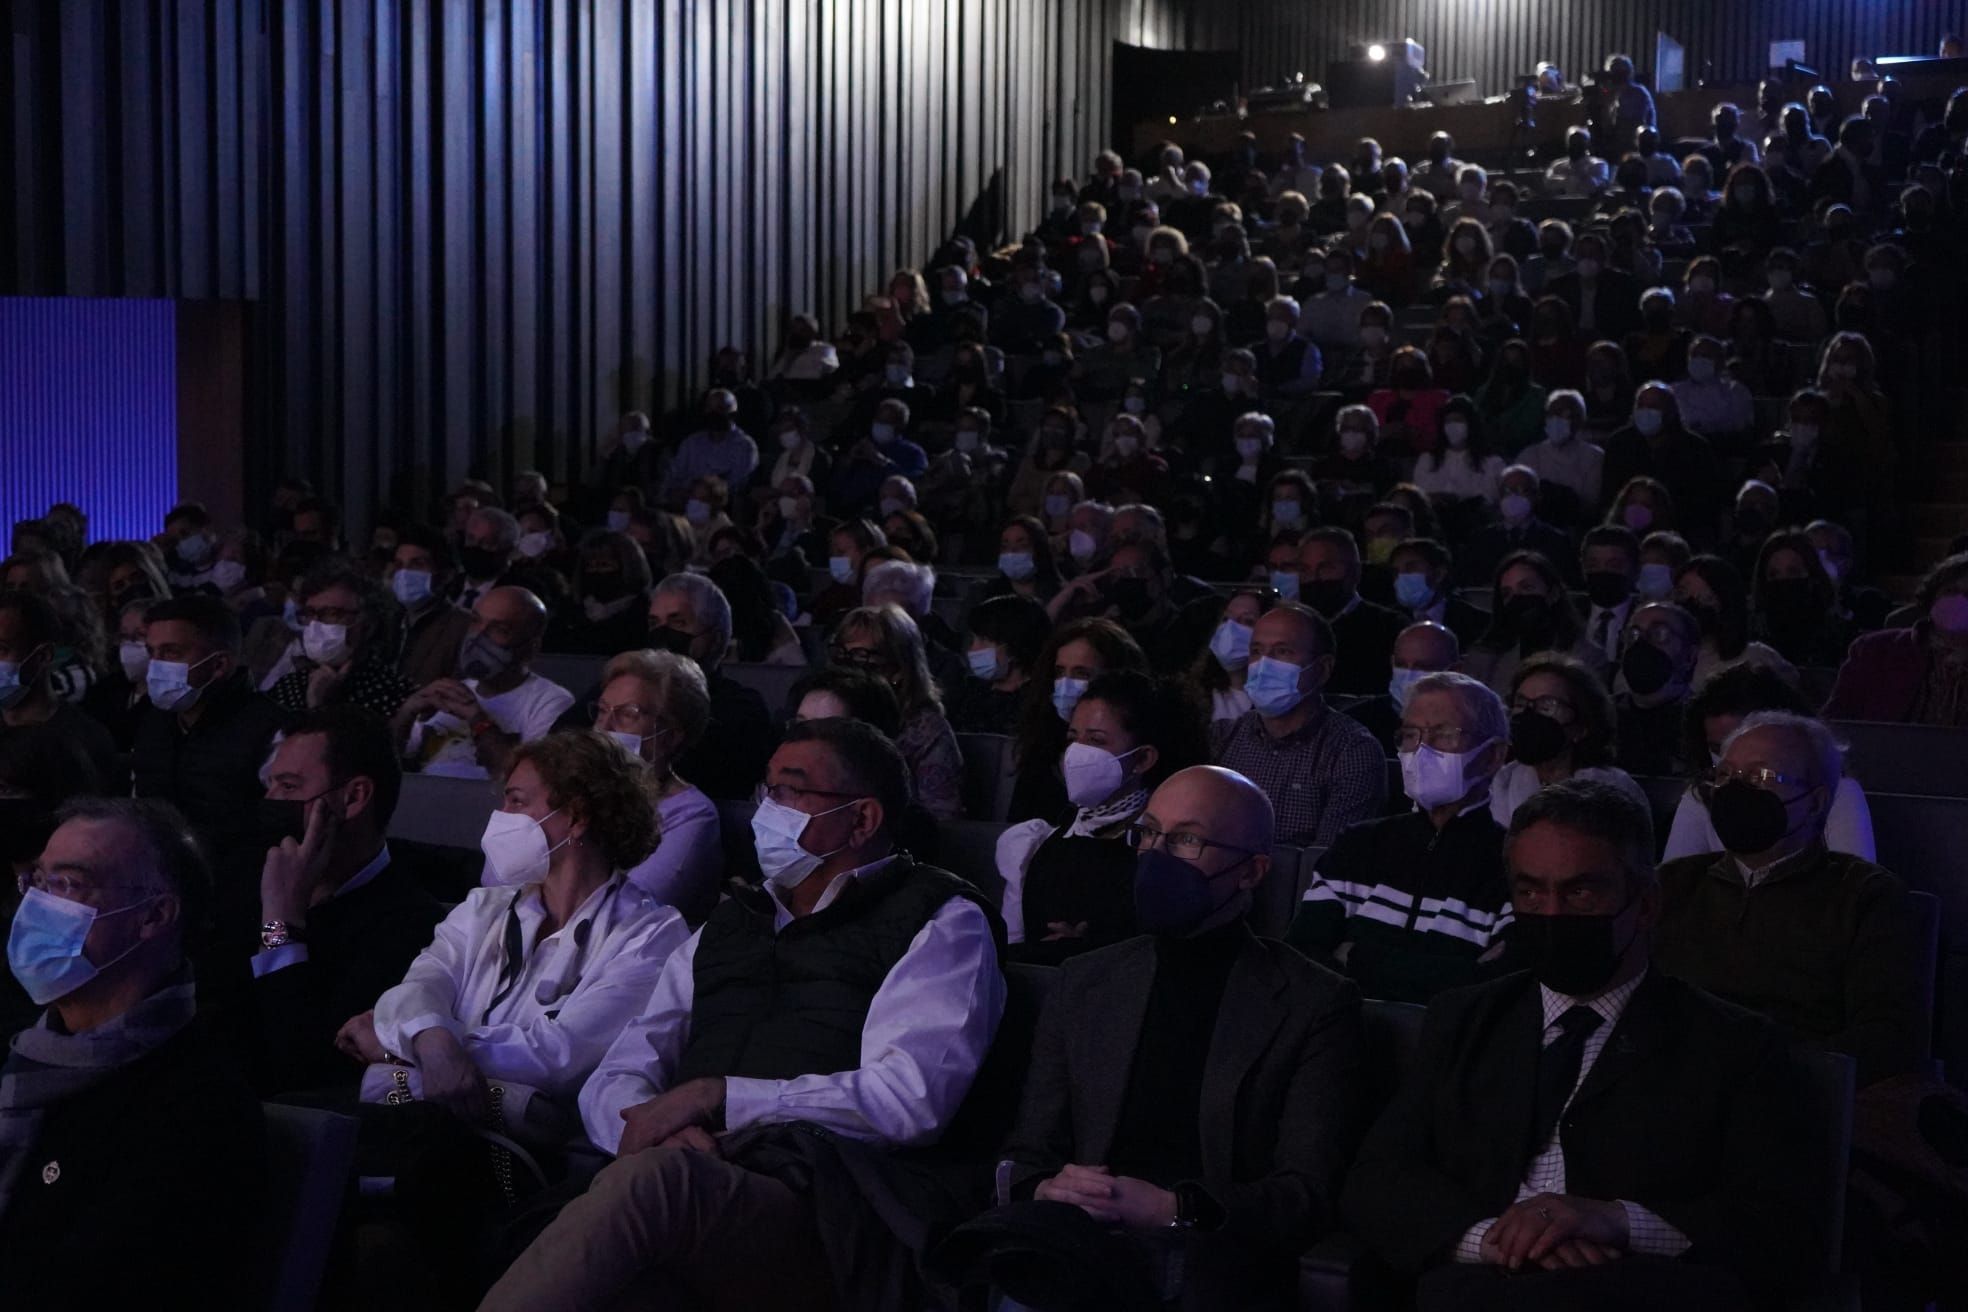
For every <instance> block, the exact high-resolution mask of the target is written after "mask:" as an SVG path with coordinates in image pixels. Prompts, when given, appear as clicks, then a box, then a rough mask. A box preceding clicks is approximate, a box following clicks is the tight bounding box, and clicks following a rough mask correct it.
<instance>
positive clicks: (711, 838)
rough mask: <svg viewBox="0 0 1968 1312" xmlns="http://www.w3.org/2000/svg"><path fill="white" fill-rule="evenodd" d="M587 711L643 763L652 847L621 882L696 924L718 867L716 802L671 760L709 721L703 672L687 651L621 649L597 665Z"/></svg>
mask: <svg viewBox="0 0 1968 1312" xmlns="http://www.w3.org/2000/svg"><path fill="white" fill-rule="evenodd" d="M589 709H590V710H592V711H593V713H594V727H595V728H596V729H597V730H598V731H600V732H602V733H605V734H607V735H608V736H609V737H610V738H613V739H614V740H615V741H616V742H618V743H620V744H621V745H622V748H623V750H624V751H626V752H628V754H629V755H631V756H633V757H635V758H636V759H638V760H640V761H642V762H643V763H644V764H646V765H647V766H648V767H649V775H650V782H651V788H652V790H653V791H654V793H655V807H656V837H657V843H656V849H655V850H654V851H653V852H651V853H650V854H649V856H648V858H647V859H645V860H643V861H641V862H639V863H637V864H636V865H635V866H633V867H632V868H631V869H630V870H629V882H630V883H632V884H634V885H635V886H636V887H637V888H640V889H642V890H643V891H644V892H645V893H649V894H651V895H652V896H654V897H655V898H657V899H658V900H659V901H661V902H664V903H667V904H668V905H670V906H673V907H675V908H676V909H677V910H678V911H681V912H682V913H683V918H684V919H685V920H687V921H689V922H690V923H691V924H693V925H696V924H701V923H702V922H703V919H704V917H705V916H707V915H709V914H710V912H711V908H712V907H713V906H715V905H716V904H717V895H718V879H719V876H720V875H722V874H723V872H724V855H723V848H722V847H721V846H720V842H719V830H718V811H717V803H715V802H713V801H712V800H711V799H710V798H708V797H706V796H705V795H704V794H703V792H702V791H701V790H700V789H698V788H697V787H696V785H694V784H692V783H690V782H689V781H688V780H685V779H683V778H681V777H680V776H679V775H678V774H677V772H676V762H677V760H678V758H679V757H681V756H683V755H684V753H686V752H688V751H689V750H690V749H691V748H693V747H695V746H696V745H697V744H698V742H699V741H700V740H701V739H702V738H703V737H704V731H705V730H706V729H708V728H709V727H710V724H711V693H710V688H709V685H708V684H707V683H706V682H705V679H704V671H703V670H702V669H700V668H699V667H698V665H697V662H696V661H693V660H691V659H690V658H689V657H688V656H678V655H676V654H674V653H672V652H667V651H625V652H623V653H622V654H621V655H619V656H617V657H616V658H615V659H614V660H611V661H609V662H608V664H607V666H606V667H605V668H603V670H602V672H601V696H600V698H599V699H597V700H596V701H595V702H594V703H593V704H592V705H591V707H590V708H589Z"/></svg>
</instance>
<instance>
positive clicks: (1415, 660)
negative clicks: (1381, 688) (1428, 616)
mask: <svg viewBox="0 0 1968 1312" xmlns="http://www.w3.org/2000/svg"><path fill="white" fill-rule="evenodd" d="M1461 659H1462V644H1461V643H1460V642H1458V641H1456V635H1455V633H1454V631H1453V630H1451V629H1449V628H1447V627H1445V626H1443V625H1441V624H1437V623H1435V622H1433V621H1430V620H1423V621H1421V622H1420V623H1416V624H1410V625H1408V627H1407V628H1405V629H1402V630H1401V634H1400V636H1399V637H1397V638H1395V639H1394V654H1393V655H1392V656H1391V657H1390V658H1389V664H1390V669H1391V673H1390V674H1389V675H1388V678H1387V691H1386V692H1383V693H1380V694H1379V695H1378V696H1374V697H1362V698H1361V699H1360V700H1358V701H1356V702H1354V703H1353V704H1352V705H1351V706H1348V707H1347V708H1346V713H1347V714H1348V715H1350V716H1352V717H1353V718H1354V719H1356V720H1358V721H1359V722H1360V723H1361V724H1363V725H1365V726H1366V727H1367V732H1368V733H1370V734H1372V735H1373V736H1374V741H1375V742H1377V743H1379V744H1380V748H1381V750H1382V751H1383V752H1385V753H1386V754H1387V755H1388V757H1389V758H1392V757H1393V756H1394V754H1395V751H1396V743H1395V739H1396V736H1397V735H1398V734H1399V733H1400V732H1401V716H1402V715H1404V714H1406V712H1407V709H1408V698H1409V697H1411V696H1412V695H1413V694H1414V686H1415V685H1416V684H1417V683H1420V682H1421V681H1422V680H1423V679H1425V678H1427V677H1428V676H1429V675H1431V674H1440V673H1441V672H1442V671H1444V670H1450V669H1454V668H1455V663H1456V662H1457V661H1459V660H1461Z"/></svg>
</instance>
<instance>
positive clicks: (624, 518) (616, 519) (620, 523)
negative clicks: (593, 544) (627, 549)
mask: <svg viewBox="0 0 1968 1312" xmlns="http://www.w3.org/2000/svg"><path fill="white" fill-rule="evenodd" d="M608 531H609V532H610V533H626V532H628V531H629V512H628V511H626V510H611V511H609V512H608Z"/></svg>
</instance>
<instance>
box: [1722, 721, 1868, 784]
mask: <svg viewBox="0 0 1968 1312" xmlns="http://www.w3.org/2000/svg"><path fill="white" fill-rule="evenodd" d="M1751 729H1787V730H1789V731H1790V732H1791V733H1794V734H1797V735H1799V736H1800V737H1801V738H1803V740H1804V743H1805V746H1806V747H1807V748H1808V749H1809V751H1810V753H1811V770H1812V772H1813V774H1814V775H1815V776H1816V778H1815V779H1814V780H1813V784H1814V786H1816V787H1820V788H1836V787H1838V781H1839V780H1841V779H1843V778H1844V777H1845V748H1844V745H1843V744H1841V743H1840V742H1839V741H1838V737H1837V735H1835V734H1834V733H1832V731H1831V727H1830V726H1829V725H1827V724H1826V723H1825V722H1824V721H1823V720H1820V719H1818V718H1817V717H1816V716H1813V715H1799V714H1797V713H1796V712H1795V711H1751V712H1750V713H1749V714H1748V715H1745V716H1744V717H1743V722H1742V723H1741V724H1740V725H1738V726H1736V731H1735V732H1734V733H1732V734H1730V735H1729V738H1728V741H1727V742H1724V743H1723V744H1722V750H1723V752H1724V753H1725V754H1726V753H1727V752H1728V750H1729V747H1730V744H1732V743H1734V742H1735V741H1736V739H1738V738H1740V737H1742V736H1743V735H1744V734H1746V733H1748V732H1749V731H1750V730H1751Z"/></svg>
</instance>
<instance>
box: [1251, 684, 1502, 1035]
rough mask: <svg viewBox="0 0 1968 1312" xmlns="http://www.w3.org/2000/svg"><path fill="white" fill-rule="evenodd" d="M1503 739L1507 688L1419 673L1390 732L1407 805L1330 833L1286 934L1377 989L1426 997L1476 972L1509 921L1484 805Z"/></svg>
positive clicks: (1493, 827)
mask: <svg viewBox="0 0 1968 1312" xmlns="http://www.w3.org/2000/svg"><path fill="white" fill-rule="evenodd" d="M1509 742H1510V714H1509V712H1508V711H1506V710H1505V709H1504V706H1503V699H1502V698H1500V697H1498V696H1497V695H1496V694H1495V693H1494V692H1491V691H1490V690H1489V688H1487V687H1485V686H1484V685H1483V684H1481V683H1479V682H1478V681H1476V680H1475V679H1472V678H1470V677H1469V676H1468V675H1466V674H1431V675H1429V676H1428V677H1426V678H1424V679H1422V680H1421V681H1420V682H1419V683H1417V684H1415V685H1414V691H1413V692H1412V693H1411V694H1410V695H1409V697H1408V705H1407V709H1406V710H1404V711H1402V712H1401V728H1400V731H1399V735H1398V738H1397V745H1398V746H1399V748H1400V756H1401V785H1402V787H1403V789H1404V790H1405V791H1406V792H1407V795H1408V798H1409V800H1410V801H1412V802H1413V803H1414V809H1413V810H1411V811H1408V812H1406V813H1405V814H1402V815H1396V816H1386V817H1383V818H1380V819H1376V820H1367V821H1363V822H1361V823H1360V824H1357V825H1354V826H1353V827H1352V828H1350V829H1348V830H1346V831H1345V832H1344V833H1342V834H1341V835H1340V836H1339V837H1338V839H1336V840H1335V841H1334V842H1333V845H1332V846H1331V847H1330V848H1328V849H1327V850H1326V852H1325V854H1324V855H1322V856H1321V857H1320V858H1319V866H1318V869H1317V870H1316V871H1315V872H1314V873H1313V876H1312V883H1311V885H1310V886H1309V887H1307V889H1306V890H1305V900H1304V902H1303V903H1302V904H1301V906H1300V908H1299V912H1298V915H1297V917H1296V918H1294V919H1293V921H1292V926H1291V932H1290V934H1289V935H1288V937H1287V941H1288V942H1289V943H1291V945H1292V946H1293V947H1295V948H1297V949H1298V950H1299V951H1301V952H1303V953H1305V954H1306V955H1307V956H1309V957H1311V958H1312V959H1313V960H1314V961H1318V962H1323V963H1327V964H1329V965H1331V966H1332V967H1333V968H1334V969H1335V970H1339V971H1342V972H1344V973H1345V974H1347V975H1350V976H1352V978H1353V979H1354V980H1356V981H1357V982H1358V983H1359V985H1360V990H1361V991H1362V992H1363V993H1365V994H1366V995H1367V996H1368V997H1372V998H1388V999H1392V1000H1394V1001H1396V1002H1426V1001H1428V1000H1429V999H1430V998H1432V997H1434V996H1435V995H1436V994H1437V993H1440V992H1441V991H1442V990H1443V989H1446V988H1453V987H1455V986H1457V985H1460V984H1467V983H1469V982H1470V981H1471V980H1474V979H1476V978H1477V977H1478V976H1479V974H1480V973H1481V972H1482V969H1483V967H1484V965H1486V964H1487V963H1488V962H1490V961H1492V960H1494V959H1495V958H1496V957H1497V956H1499V955H1500V954H1501V951H1502V947H1503V940H1502V934H1503V931H1504V928H1505V927H1506V926H1508V925H1509V923H1510V891H1509V888H1508V887H1507V886H1506V885H1505V883H1504V879H1503V863H1502V855H1501V848H1502V842H1503V827H1502V826H1501V825H1499V824H1497V822H1496V820H1495V819H1494V818H1492V817H1491V815H1490V805H1489V801H1490V780H1491V778H1492V777H1493V776H1494V775H1495V774H1496V772H1497V770H1498V768H1499V767H1500V766H1502V764H1503V758H1504V752H1505V750H1506V749H1507V747H1508V746H1509Z"/></svg>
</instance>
